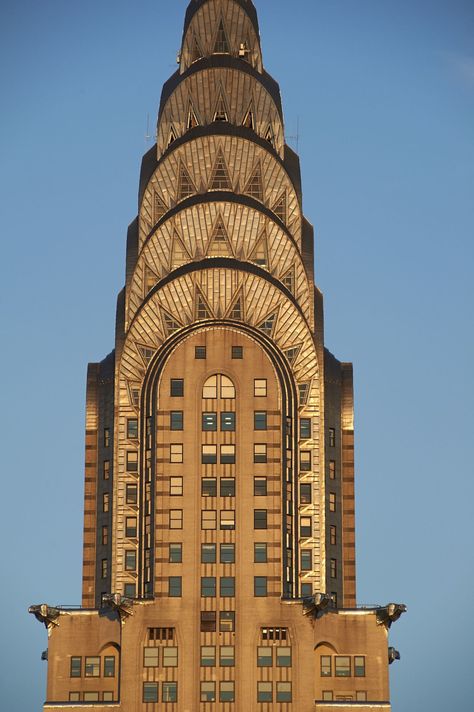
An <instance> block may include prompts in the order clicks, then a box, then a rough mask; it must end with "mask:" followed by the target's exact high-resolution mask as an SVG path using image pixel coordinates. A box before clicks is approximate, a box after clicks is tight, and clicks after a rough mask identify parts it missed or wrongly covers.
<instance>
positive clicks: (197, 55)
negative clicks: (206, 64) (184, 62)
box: [190, 35, 203, 63]
mask: <svg viewBox="0 0 474 712" xmlns="http://www.w3.org/2000/svg"><path fill="white" fill-rule="evenodd" d="M202 56H203V54H202V50H201V48H200V46H199V42H198V40H197V37H196V35H194V36H193V40H192V44H191V57H190V60H191V63H193V62H197V60H198V59H201V57H202Z"/></svg>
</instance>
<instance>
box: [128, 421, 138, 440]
mask: <svg viewBox="0 0 474 712" xmlns="http://www.w3.org/2000/svg"><path fill="white" fill-rule="evenodd" d="M127 438H130V439H132V440H134V439H136V438H138V420H137V418H128V419H127Z"/></svg>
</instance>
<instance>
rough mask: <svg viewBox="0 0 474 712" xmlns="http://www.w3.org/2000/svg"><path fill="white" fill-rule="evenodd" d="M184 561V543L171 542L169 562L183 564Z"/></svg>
mask: <svg viewBox="0 0 474 712" xmlns="http://www.w3.org/2000/svg"><path fill="white" fill-rule="evenodd" d="M182 561H183V545H182V544H170V548H169V562H170V564H181V562H182Z"/></svg>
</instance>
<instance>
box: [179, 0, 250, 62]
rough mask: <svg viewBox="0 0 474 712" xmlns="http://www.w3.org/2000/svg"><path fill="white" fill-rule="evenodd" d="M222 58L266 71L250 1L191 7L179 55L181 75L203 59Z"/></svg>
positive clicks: (208, 1)
mask: <svg viewBox="0 0 474 712" xmlns="http://www.w3.org/2000/svg"><path fill="white" fill-rule="evenodd" d="M219 54H228V55H231V56H233V57H237V58H239V59H241V60H242V61H243V62H246V63H248V64H250V66H252V67H253V68H254V69H256V70H257V71H258V72H262V71H263V62H262V51H261V47H260V37H259V31H258V23H257V18H256V13H255V8H254V7H253V4H252V3H250V2H247V0H224V1H223V2H222V0H205V1H204V2H202V1H199V2H192V3H190V6H189V8H188V13H187V16H186V21H185V27H184V33H183V40H182V45H181V52H180V55H179V65H180V66H179V71H180V73H181V74H183V73H184V72H185V71H186V70H187V69H188V68H189V67H190V66H191V65H192V64H193V62H195V61H196V60H198V59H200V58H201V57H209V56H212V55H219ZM199 55H200V56H199Z"/></svg>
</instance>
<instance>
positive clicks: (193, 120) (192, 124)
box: [187, 103, 199, 131]
mask: <svg viewBox="0 0 474 712" xmlns="http://www.w3.org/2000/svg"><path fill="white" fill-rule="evenodd" d="M196 126H199V121H198V119H197V116H196V112H195V111H194V108H193V105H192V104H191V103H190V104H189V109H188V123H187V129H188V131H189V129H194V128H196Z"/></svg>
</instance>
